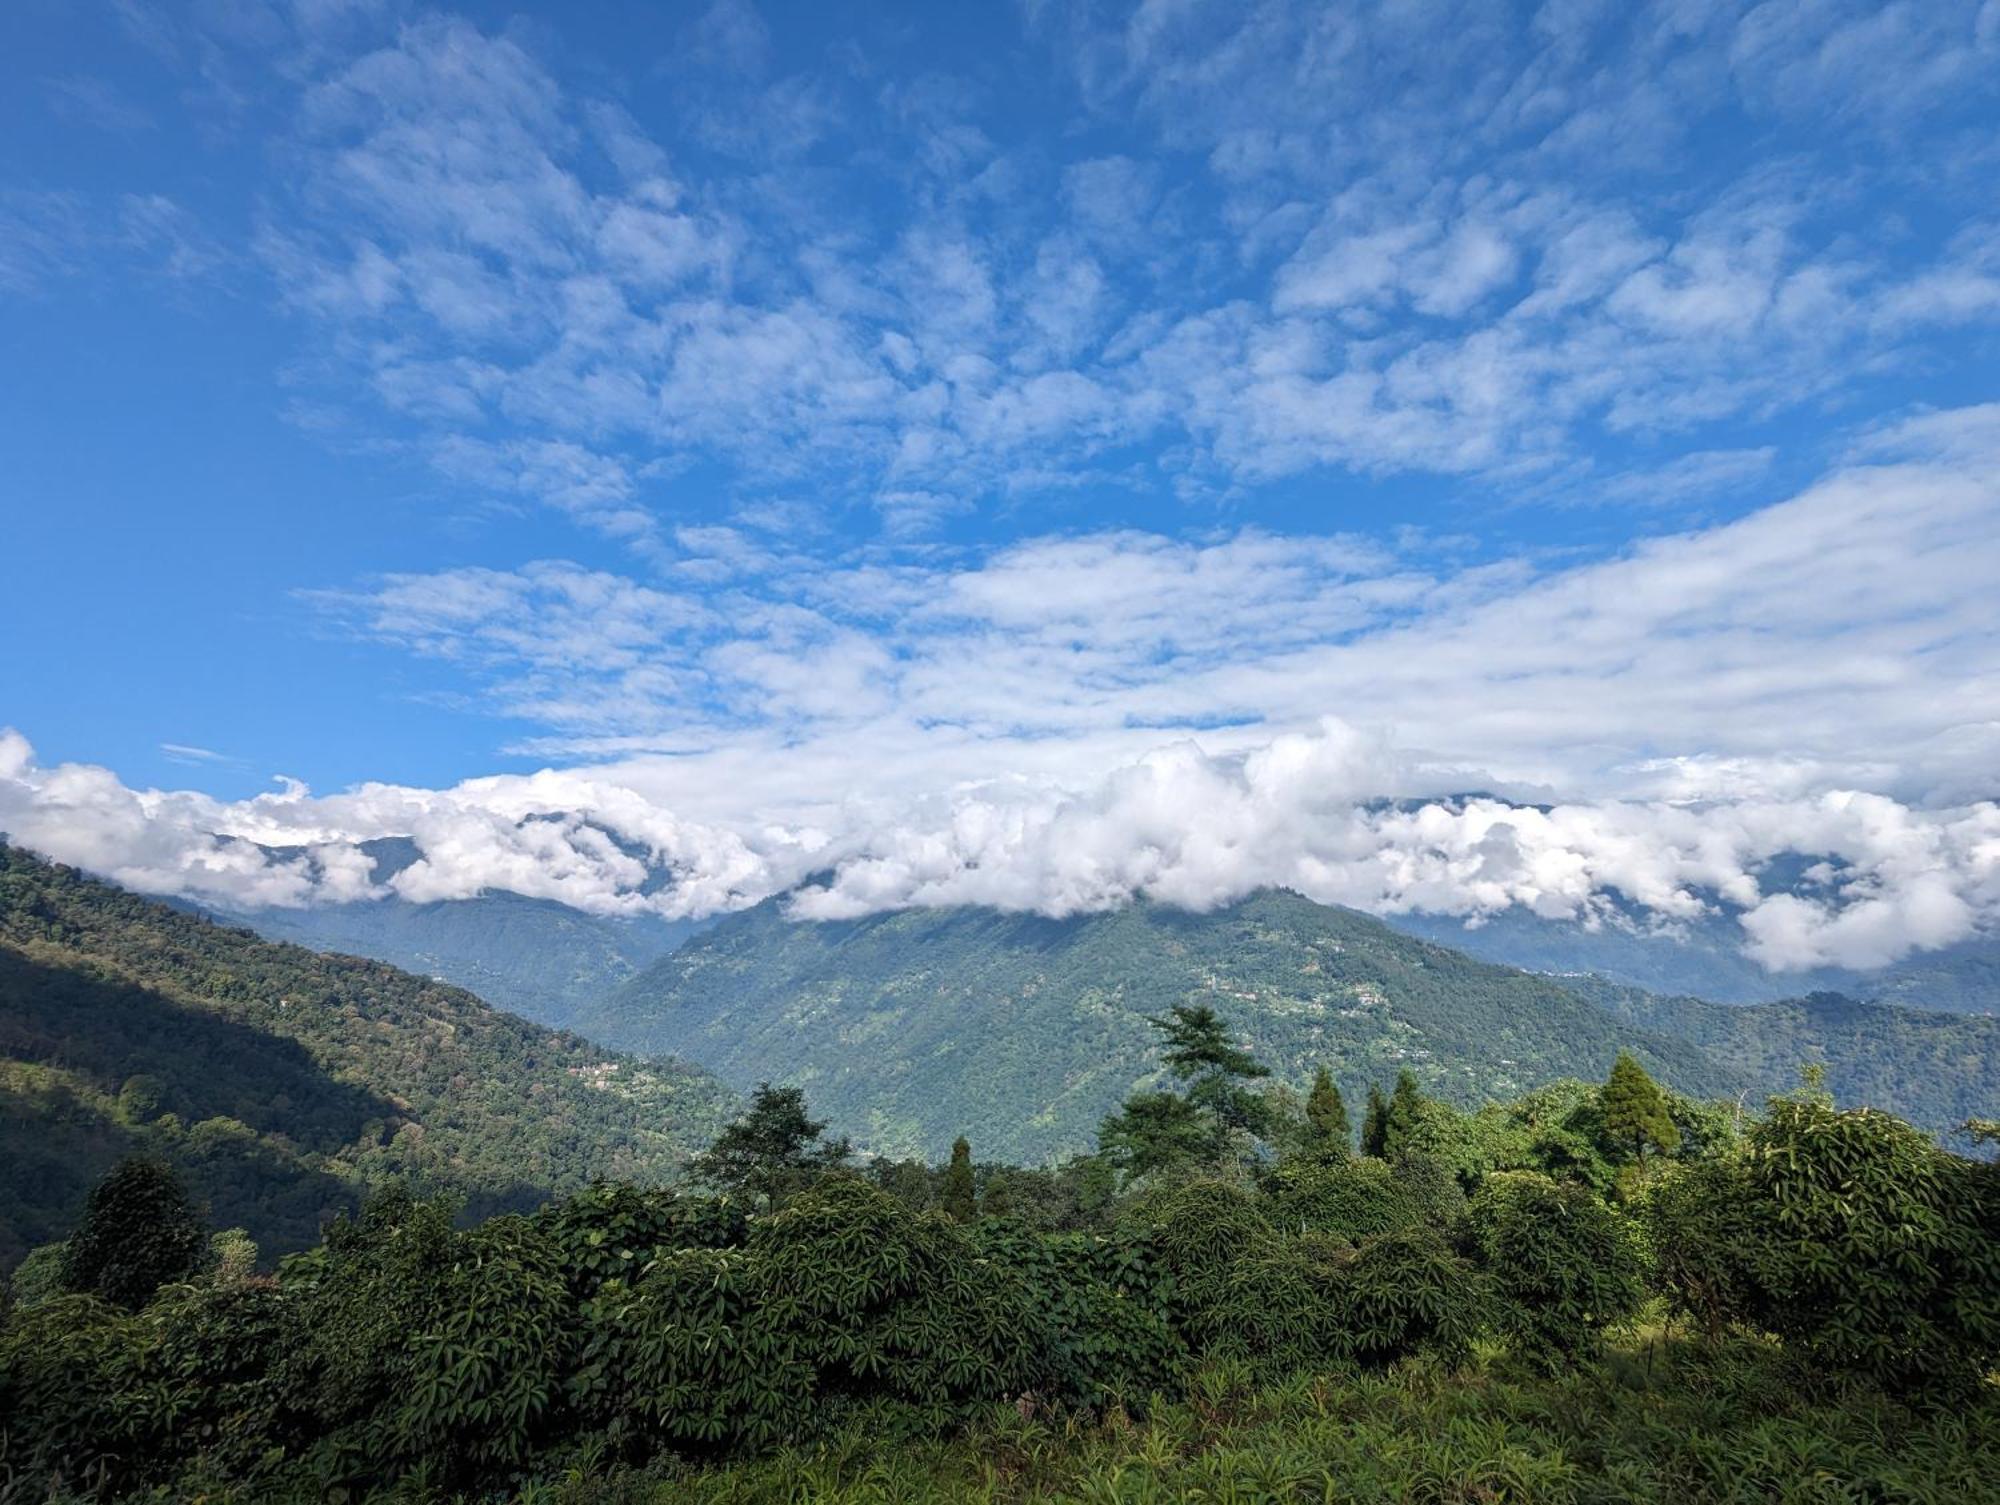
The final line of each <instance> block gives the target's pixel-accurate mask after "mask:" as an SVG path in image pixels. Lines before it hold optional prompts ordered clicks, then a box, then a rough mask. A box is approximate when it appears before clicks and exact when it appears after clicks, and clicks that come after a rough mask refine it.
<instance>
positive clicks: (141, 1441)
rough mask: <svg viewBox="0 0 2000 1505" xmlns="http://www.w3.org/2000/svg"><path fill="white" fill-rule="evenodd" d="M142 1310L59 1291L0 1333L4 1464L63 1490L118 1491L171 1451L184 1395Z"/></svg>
mask: <svg viewBox="0 0 2000 1505" xmlns="http://www.w3.org/2000/svg"><path fill="white" fill-rule="evenodd" d="M151 1337H152V1329H151V1327H150V1325H149V1324H148V1322H147V1320H146V1318H145V1317H144V1316H143V1315H140V1314H136V1313H132V1312H128V1311H125V1310H124V1309H123V1308H122V1307H119V1306H116V1305H114V1304H112V1303H111V1302H108V1301H105V1300H104V1299H103V1298H101V1297H98V1296H92V1295H77V1294H58V1295H55V1296H51V1297H48V1298H47V1299H45V1300H43V1301H40V1302H37V1303H36V1304H35V1305H33V1306H30V1307H27V1308H25V1309H23V1310H20V1311H17V1312H15V1313H14V1314H13V1315H12V1317H11V1318H10V1319H9V1321H8V1323H7V1326H6V1328H5V1330H4V1332H0V1428H4V1432H5V1436H6V1440H7V1446H8V1451H7V1463H8V1464H9V1466H10V1468H13V1469H18V1470H20V1471H21V1472H23V1473H25V1474H26V1475H28V1476H29V1477H32V1478H37V1479H41V1480H44V1481H46V1482H47V1485H48V1489H47V1491H46V1492H47V1493H48V1494H49V1495H50V1496H52V1497H56V1498H60V1496H61V1492H62V1490H63V1489H64V1488H65V1487H68V1488H83V1487H93V1488H96V1487H102V1488H111V1489H115V1488H124V1487H129V1486H131V1485H135V1484H138V1483H140V1482H142V1481H144V1480H145V1479H146V1478H147V1477H149V1476H152V1475H156V1474H157V1473H159V1472H160V1471H161V1470H163V1469H164V1467H165V1466H166V1465H167V1464H168V1463H169V1462H170V1461H171V1460H172V1459H173V1458H174V1456H176V1454H177V1452H178V1448H177V1447H176V1445H175V1444H176V1442H177V1440H178V1439H177V1436H176V1433H175V1431H174V1428H173V1421H174V1418H175V1417H176V1415H177V1413H178V1412H179V1411H180V1410H181V1409H182V1407H183V1405H184V1403H185V1402H186V1400H187V1397H186V1395H185V1394H184V1392H183V1390H182V1388H181V1387H179V1386H176V1385H175V1384H173V1383H172V1381H171V1379H170V1378H169V1376H167V1375H166V1374H165V1373H164V1372H163V1370H162V1369H161V1366H160V1365H159V1364H158V1363H156V1362H155V1361H154V1357H153V1354H152V1344H151V1341H150V1340H151Z"/></svg>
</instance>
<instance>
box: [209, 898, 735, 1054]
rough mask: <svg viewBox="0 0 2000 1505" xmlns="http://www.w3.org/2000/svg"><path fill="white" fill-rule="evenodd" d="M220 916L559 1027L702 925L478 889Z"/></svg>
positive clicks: (262, 931)
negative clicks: (429, 897)
mask: <svg viewBox="0 0 2000 1505" xmlns="http://www.w3.org/2000/svg"><path fill="white" fill-rule="evenodd" d="M229 918H230V919H231V920H233V921H235V922H236V923H239V924H243V925H248V926H249V927H250V928H251V929H252V930H255V931H256V932H257V933H258V934H260V935H262V936H265V937H267V938H268V939H271V940H281V941H291V942H293V943H295V944H297V945H301V946H310V947H311V948H312V949H313V950H315V951H332V952H340V953H343V954H345V955H349V956H366V957H372V958H374V959H375V960H377V961H385V962H389V963H390V964H392V965H394V966H397V967H401V968H403V969H404V970H405V971H409V972H416V973H420V974H422V975H423V976H426V977H441V978H443V979H444V980H445V981H447V982H452V983H456V984H457V985H458V986H459V987H462V988H467V989H470V990H471V991H472V992H474V993H477V994H478V995H479V996H480V997H481V998H484V999H485V1000H487V1002H489V1003H492V1004H494V1005H496V1006H498V1007H500V1008H504V1009H508V1010H511V1011H512V1012H514V1013H516V1014H519V1015H521V1016H522V1017H523V1018H526V1019H532V1020H534V1021H536V1022H537V1023H540V1024H548V1025H554V1026H556V1027H558V1028H562V1027H567V1026H568V1025H569V1023H570V1021H571V1019H572V1017H573V1016H574V1014H575V1012H576V1010H577V1008H578V1007H579V1006H580V1005H582V1004H583V1003H585V1002H587V1001H591V1000H595V999H598V998H602V997H603V996H604V995H605V994H606V993H607V992H609V991H611V990H612V989H614V988H616V987H617V986H618V985H619V984H620V983H622V982H624V981H625V980H626V979H627V978H630V977H634V976H636V975H637V974H638V973H639V972H641V971H643V970H644V969H645V968H646V967H647V966H648V965H650V964H651V963H652V962H655V961H657V960H658V959H659V958H660V957H662V956H664V955H666V954H667V953H668V952H669V951H671V950H673V949H674V947H676V946H678V945H679V944H680V943H681V942H682V941H684V940H685V939H687V937H688V936H690V935H694V934H697V933H699V932H700V931H701V930H702V929H703V928H704V925H703V922H701V921H693V920H681V921H673V920H661V919H657V918H653V917H651V916H642V917H637V918H633V919H619V918H615V917H606V916H602V915H592V914H586V913H584V912H583V911H582V910H580V909H572V908H570V907H569V906H568V905H566V904H558V903H556V902H555V901H554V900H551V899H529V898H524V897H522V896H521V895H519V894H510V893H500V892H495V893H485V894H480V895H478V896H477V897H476V898H471V899H444V900H438V901H435V902H433V903H429V904H413V903H410V902H409V901H407V900H403V899H395V898H390V899H372V900H366V901H362V902H359V903H353V904H328V905H322V906H319V907H317V908H311V909H256V910H245V911H242V912H233V913H231V914H230V916H229Z"/></svg>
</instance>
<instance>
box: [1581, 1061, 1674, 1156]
mask: <svg viewBox="0 0 2000 1505" xmlns="http://www.w3.org/2000/svg"><path fill="white" fill-rule="evenodd" d="M1598 1103H1599V1106H1600V1107H1601V1108H1602V1110H1603V1113H1604V1132H1605V1134H1606V1136H1607V1137H1608V1138H1609V1139H1610V1140H1611V1142H1612V1143H1613V1144H1615V1145H1617V1146H1618V1147H1619V1148H1620V1149H1624V1150H1630V1151H1631V1152H1632V1158H1633V1159H1634V1160H1636V1161H1638V1162H1639V1163H1640V1164H1642V1165H1643V1164H1644V1163H1645V1159H1646V1150H1647V1148H1648V1147H1651V1148H1653V1149H1656V1150H1658V1151H1660V1152H1661V1153H1662V1154H1669V1155H1670V1154H1672V1153H1673V1152H1674V1151H1675V1150H1676V1149H1678V1148H1680V1142H1681V1131H1680V1129H1679V1127H1678V1126H1677V1125H1676V1124H1675V1123H1674V1115H1673V1112H1672V1111H1671V1109H1670V1108H1669V1107H1668V1105H1667V1095H1666V1093H1664V1092H1662V1091H1661V1090H1660V1084H1659V1083H1658V1082H1656V1081H1654V1080H1653V1079H1652V1078H1651V1077H1650V1076H1648V1075H1647V1074H1646V1068H1645V1067H1643V1066H1641V1065H1640V1064H1639V1063H1638V1062H1637V1061H1635V1060H1633V1059H1632V1056H1631V1054H1630V1052H1628V1051H1622V1050H1621V1051H1619V1052H1618V1059H1617V1060H1616V1061H1615V1062H1613V1063H1612V1066H1611V1077H1610V1080H1608V1081H1607V1082H1605V1084H1604V1088H1603V1091H1602V1092H1601V1093H1600V1094H1599V1097H1598Z"/></svg>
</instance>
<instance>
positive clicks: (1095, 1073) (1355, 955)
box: [577, 891, 1750, 1161]
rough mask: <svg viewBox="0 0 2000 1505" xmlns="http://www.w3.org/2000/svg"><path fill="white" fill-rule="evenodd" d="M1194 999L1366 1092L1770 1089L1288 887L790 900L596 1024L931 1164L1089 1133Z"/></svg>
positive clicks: (1276, 1062)
mask: <svg viewBox="0 0 2000 1505" xmlns="http://www.w3.org/2000/svg"><path fill="white" fill-rule="evenodd" d="M1183 1002H1205V1003H1211V1004H1213V1005H1215V1006H1216V1007H1217V1008H1218V1009H1219V1010H1221V1011H1222V1012H1223V1013H1224V1014H1225V1015H1226V1016H1227V1018H1228V1019H1229V1021H1230V1023H1231V1026H1232V1028H1233V1029H1234V1030H1235V1031H1236V1032H1237V1033H1238V1035H1239V1036H1240V1038H1241V1039H1242V1040H1243V1041H1244V1042H1245V1043H1246V1044H1247V1045H1248V1047H1249V1048H1250V1050H1251V1051H1252V1053H1253V1054H1255V1055H1256V1056H1257V1057H1258V1058H1259V1059H1261V1060H1263V1061H1266V1062H1268V1063H1270V1065H1271V1066H1272V1067H1273V1068H1274V1069H1275V1071H1276V1072H1277V1074H1278V1075H1279V1076H1280V1078H1281V1079H1284V1080H1288V1081H1292V1082H1295V1083H1299V1084H1303V1083H1304V1082H1305V1081H1307V1080H1309V1079H1310V1077H1311V1073H1312V1071H1313V1069H1314V1068H1315V1067H1316V1066H1318V1065H1320V1064H1325V1065H1326V1066H1328V1067H1329V1068H1330V1069H1331V1071H1332V1072H1333V1074H1334V1076H1335V1078H1336V1079H1337V1080H1338V1082H1339V1083H1340V1086H1341V1088H1342V1090H1343V1091H1344V1092H1346V1093H1347V1094H1348V1095H1349V1099H1350V1101H1358V1098H1359V1094H1362V1093H1364V1092H1365V1091H1366V1088H1367V1084H1368V1083H1369V1082H1371V1081H1377V1082H1382V1083H1384V1084H1386V1083H1387V1082H1388V1081H1389V1080H1390V1079H1391V1078H1393V1077H1394V1075H1395V1073H1396V1071H1397V1070H1398V1069H1399V1068H1400V1067H1403V1066H1409V1067H1411V1068H1412V1069H1414V1070H1415V1071H1416V1072H1417V1074H1418V1075H1419V1077H1420V1078H1422V1080H1423V1081H1424V1082H1425V1084H1426V1085H1427V1086H1429V1087H1431V1088H1432V1089H1433V1090H1435V1091H1437V1092H1438V1093H1440V1094H1441V1095H1444V1096H1446V1097H1449V1098H1453V1099H1456V1100H1459V1101H1463V1102H1476V1101H1479V1100H1481V1099H1483V1098H1485V1097H1487V1096H1489V1095H1495V1094H1505V1093H1510V1092H1514V1091H1517V1090H1519V1089H1522V1088H1526V1087H1530V1086H1533V1085H1535V1084H1537V1083H1540V1082H1544V1081H1547V1080H1549V1079H1551V1078H1554V1077H1560V1076H1583V1077H1591V1078H1597V1077H1602V1076H1603V1074H1604V1073H1605V1071H1606V1070H1607V1069H1608V1068H1609V1067H1610V1065H1611V1062H1612V1059H1613V1058H1614V1057H1615V1056H1616V1054H1617V1052H1618V1050H1619V1048H1620V1047H1621V1046H1624V1047H1628V1048H1630V1049H1631V1050H1633V1051H1634V1052H1635V1054H1637V1055H1638V1056H1639V1057H1640V1058H1641V1059H1642V1060H1644V1061H1645V1063H1646V1065H1647V1066H1648V1067H1649V1068H1650V1069H1651V1070H1653V1071H1654V1072H1655V1074H1656V1075H1658V1076H1659V1077H1660V1078H1661V1079H1662V1080H1664V1081H1666V1082H1668V1083H1670V1084H1671V1085H1672V1086H1674V1087H1676V1088H1678V1089H1680V1090H1681V1091H1684V1092H1688V1093H1692V1094H1697V1095H1717V1094H1732V1095H1733V1094H1734V1093H1736V1092H1738V1091H1740V1090H1742V1089H1744V1088H1745V1087H1747V1086H1749V1085H1750V1083H1749V1081H1748V1079H1747V1078H1746V1077H1744V1076H1743V1075H1742V1074H1741V1073H1739V1072H1737V1071H1735V1070H1733V1069H1731V1068H1729V1067H1726V1066H1723V1065H1720V1064H1718V1063H1717V1062H1716V1061H1715V1060H1713V1059H1712V1058H1711V1057H1710V1056H1709V1055H1708V1054H1707V1053H1706V1052H1705V1051H1703V1050H1702V1049H1701V1048H1700V1047H1699V1046H1696V1045H1691V1044H1689V1043H1688V1042H1687V1041H1685V1040H1678V1039H1673V1038H1670V1037H1667V1036H1663V1035H1658V1034H1653V1033H1649V1032H1648V1031H1646V1030H1645V1029H1642V1028H1639V1027H1636V1026H1634V1025H1631V1024H1628V1023H1626V1022H1625V1021H1622V1020H1619V1019H1616V1018H1613V1017H1612V1016H1610V1015H1609V1014H1607V1013H1605V1012H1604V1011H1603V1010H1601V1009H1599V1008H1597V1007H1595V1006H1594V1005H1592V1004H1590V1003H1588V1002H1586V1001H1584V1000H1583V999H1581V998H1579V997H1577V996H1576V995H1575V994H1573V993H1571V992H1569V991H1567V990H1566V989H1564V988H1562V987H1561V986H1559V985H1558V984H1557V983H1556V982H1554V981H1552V980H1550V979H1547V978H1542V977H1535V976H1531V975H1529V974H1526V973H1522V972H1517V971H1514V970H1512V969H1509V968H1505V967H1497V966H1490V965H1487V964H1485V963H1481V962H1477V961H1474V960H1472V959H1471V958H1469V957H1467V956H1464V955H1462V954H1461V953H1458V952H1455V951H1449V950H1446V949H1445V948H1443V947H1441V946H1435V945H1431V944H1428V943H1426V942H1423V941H1420V940H1416V939H1413V938H1411V937H1409V936H1405V935H1402V934H1399V933H1398V932H1396V931H1394V930H1391V929H1390V928H1389V927H1387V926H1386V925H1383V924H1381V923H1380V922H1379V921H1376V920H1373V919H1370V918H1368V917H1367V916H1365V915H1361V914H1357V913H1355V912H1353V911H1351V910H1343V909H1331V908H1327V907H1325V906H1322V905H1318V904H1314V903H1312V902H1311V901H1309V900H1307V899H1304V898H1301V897H1299V896H1298V895H1296V894H1291V893H1285V892H1279V891H1268V892H1264V893H1260V894H1257V895H1255V896H1253V897H1251V898H1249V899H1246V900H1244V901H1243V902H1242V903H1239V904H1236V905H1234V906H1231V907H1230V908H1227V909H1223V910H1219V911H1216V912H1214V913H1211V914H1190V913H1187V912H1185V911H1182V910H1177V909H1171V908H1168V907H1166V906H1163V905H1157V904H1149V903H1140V904H1135V905H1132V906H1130V907H1127V908H1125V909H1122V910H1117V911H1114V912H1110V913H1105V914H1096V915H1085V916H1079V917H1076V918H1073V919H1067V920H1050V919H1043V918H1039V917H1036V916H1032V915H1016V914H1003V913H1000V912H998V911H993V910H981V909H956V910H912V911H905V912H901V913H895V914H882V915H875V916H871V917H869V918H866V919H861V920H853V921H841V922H833V923H795V922H793V921H791V920H788V919H787V918H786V917H785V913H784V910H783V908H782V904H781V901H777V900H772V901H768V902H766V903H765V904H762V905H759V906H758V907H757V908H755V909H752V910H748V911H745V912H744V913H742V914H739V915H735V916H732V917H730V918H729V919H727V920H725V921H723V922H722V923H721V924H719V925H717V926H716V927H715V928H714V929H712V930H710V931H708V932H706V933H705V934H702V935H699V936H696V937H695V938H693V939H692V940H690V941H688V942H687V943H686V944H685V945H683V946H682V947H681V948H680V949H679V950H677V951H676V952H674V953H673V954H672V955H670V956H667V957H665V958H663V959H662V960H661V961H659V962H657V963H655V964H654V965H653V966H652V967H651V968H650V969H648V970H647V971H646V972H645V973H643V974H641V975H640V976H639V977H637V978H635V979H634V980H633V981H632V982H630V983H628V984H627V985H626V986H624V987H623V988H621V989H620V990H619V991H617V992H616V993H614V994H612V995H611V996H610V997H609V998H608V999H606V1000H605V1001H604V1002H603V1004H602V1005H601V1006H600V1007H598V1008H596V1009H591V1010H585V1011H583V1012H581V1013H579V1015H578V1016H577V1027H578V1028H579V1029H581V1030H583V1031H584V1032H585V1033H587V1034H590V1035H592V1036H593V1038H597V1039H600V1040H603V1041H606V1042H607V1043H612V1044H615V1045H617V1046H618V1047H620V1048H626V1049H632V1050H641V1051H662V1052H667V1051H671V1052H675V1053H678V1054H681V1055H684V1056H686V1057H687V1058H689V1059H691V1060H695V1061H699V1062H701V1063H702V1064H704V1065H706V1066H708V1067H710V1068H712V1069H714V1070H715V1071H716V1072H717V1073H718V1074H720V1075H721V1076H722V1077H723V1078H724V1079H725V1080H727V1081H729V1082H731V1083H733V1084H737V1085H747V1084H749V1083H750V1082H753V1081H755V1080H757V1079H759V1078H763V1077H770V1078H773V1079H776V1080H779V1081H783V1082H788V1083H799V1084H803V1085H804V1086H805V1087H806V1088H807V1090H808V1091H809V1093H810V1095H811V1098H812V1102H813V1105H814V1108H815V1109H816V1110H817V1111H820V1112H823V1113H825V1114H827V1115H828V1116H830V1117H831V1118H832V1120H833V1121H834V1123H835V1124H836V1126H837V1127H839V1128H840V1129H842V1130H845V1131H848V1132H851V1133H853V1134H855V1135H856V1136H857V1137H858V1138H860V1139H862V1140H863V1141H864V1142H865V1143H866V1144H868V1145H869V1147H871V1148H873V1149H876V1150H879V1151H882V1152H884V1153H897V1154H901V1153H918V1154H923V1155H926V1156H930V1157H933V1158H935V1157H938V1156H941V1155H942V1154H943V1153H944V1152H945V1151H946V1150H947V1149H948V1148H949V1146H950V1144H951V1141H952V1139H953V1137H954V1136H956V1135H957V1134H960V1133H965V1134H968V1135H970V1136H971V1138H972V1140H973V1142H974V1144H975V1146H976V1147H977V1148H978V1151H979V1153H980V1154H981V1155H982V1156H985V1155H992V1156H994V1157H1000V1158H1009V1159H1018V1160H1027V1161H1038V1160H1041V1159H1043V1158H1045V1157H1049V1156H1054V1155H1059V1154H1062V1153H1065V1152H1068V1151H1071V1150H1077V1149H1081V1148H1083V1147H1085V1146H1086V1145H1087V1144H1088V1143H1089V1142H1090V1139H1091V1136H1092V1135H1093V1134H1094V1132H1095V1130H1096V1127H1097V1124H1098V1121H1099V1119H1100V1118H1101V1117H1102V1116H1103V1115H1104V1114H1105V1113H1106V1112H1108V1111H1110V1110H1111V1109H1112V1108H1114V1107H1116V1106H1117V1105H1118V1104H1119V1103H1120V1102H1122V1101H1123V1099H1124V1097H1125V1095H1126V1094H1127V1093H1128V1092H1129V1091H1130V1090H1131V1089H1132V1088H1133V1086H1134V1085H1135V1084H1137V1083H1139V1082H1142V1081H1145V1080H1147V1079H1149V1078H1150V1077H1151V1076H1153V1075H1154V1074H1155V1073H1156V1072H1157V1070H1158V1060H1157V1056H1156V1055H1155V1053H1154V1050H1155V1039H1156V1035H1155V1032H1154V1031H1153V1030H1152V1029H1150V1028H1149V1027H1148V1026H1147V1024H1146V1016H1148V1015H1150V1014H1158V1013H1160V1012H1163V1011H1164V1010H1166V1009H1167V1008H1169V1007H1170V1006H1172V1005H1173V1004H1176V1003H1183Z"/></svg>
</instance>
